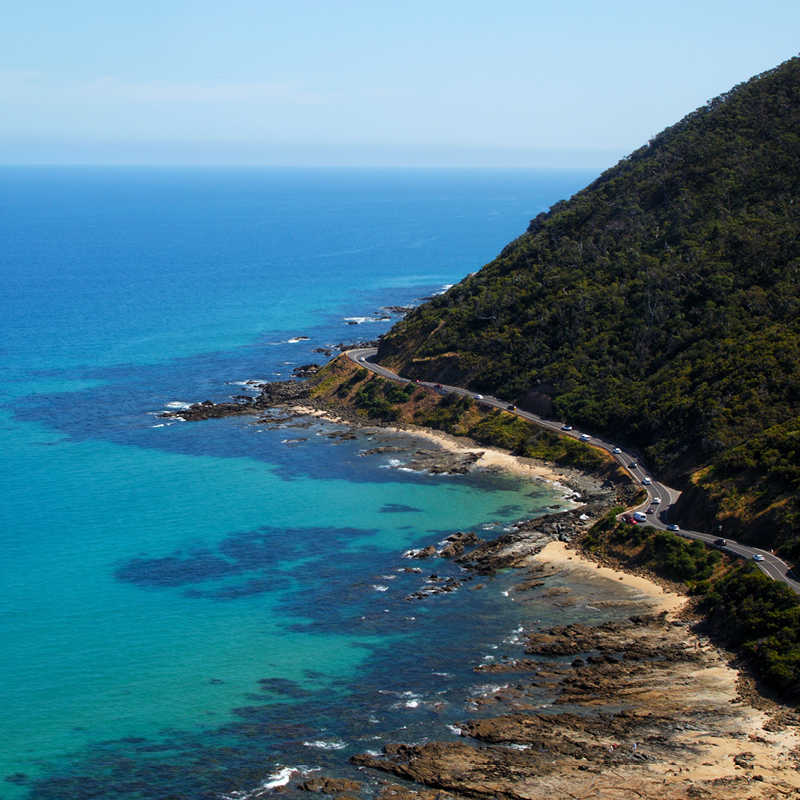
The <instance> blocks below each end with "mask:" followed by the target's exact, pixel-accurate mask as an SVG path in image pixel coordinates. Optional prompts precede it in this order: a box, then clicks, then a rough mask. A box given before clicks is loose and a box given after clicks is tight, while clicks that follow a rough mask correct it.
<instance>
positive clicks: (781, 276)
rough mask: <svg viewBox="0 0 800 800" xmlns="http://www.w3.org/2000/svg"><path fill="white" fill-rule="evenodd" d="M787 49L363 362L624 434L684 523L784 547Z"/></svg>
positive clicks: (791, 361)
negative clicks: (775, 63) (672, 487)
mask: <svg viewBox="0 0 800 800" xmlns="http://www.w3.org/2000/svg"><path fill="white" fill-rule="evenodd" d="M799 279H800V58H794V59H791V60H790V61H787V62H785V63H784V64H782V65H781V66H779V67H777V68H776V69H774V70H771V71H769V72H766V73H764V74H762V75H759V76H757V77H755V78H753V79H751V80H750V81H748V82H746V83H744V84H741V85H739V86H737V87H735V88H734V89H732V90H731V91H729V92H728V93H726V94H724V95H722V96H720V97H718V98H715V99H714V100H711V101H710V102H709V103H708V104H707V105H706V106H704V107H703V108H700V109H698V110H697V111H695V112H693V113H691V114H689V115H688V116H687V117H686V118H684V119H683V120H681V121H680V122H679V123H678V124H676V125H674V126H672V127H670V128H668V129H666V130H665V131H663V132H662V133H660V134H658V135H657V136H655V137H654V138H653V139H651V140H650V141H649V142H648V143H647V144H646V145H645V146H643V147H641V148H640V149H639V150H637V151H636V152H634V153H632V154H631V155H630V156H628V157H627V158H625V159H623V160H622V161H621V162H620V163H619V164H617V165H616V166H615V167H613V168H612V169H610V170H608V171H607V172H605V173H603V174H602V175H601V176H600V177H599V178H598V179H597V180H596V181H594V183H592V184H591V185H589V186H587V187H586V188H585V189H583V190H582V191H580V192H578V193H577V194H576V195H574V196H573V197H572V198H571V199H569V200H567V201H562V202H559V203H557V204H556V205H554V206H553V207H552V208H551V209H550V211H549V212H547V213H543V214H540V215H539V216H537V217H536V218H535V219H534V220H533V221H532V222H531V224H530V226H529V228H528V230H527V232H526V233H525V234H523V235H522V236H520V237H519V238H518V239H517V240H515V241H514V242H512V243H511V244H509V245H508V246H507V247H506V248H505V249H504V250H503V251H502V253H501V254H500V255H499V256H498V257H497V259H495V260H494V261H493V262H491V263H490V264H488V265H487V266H485V267H484V268H483V269H481V270H480V271H479V272H477V273H474V274H472V275H470V276H468V277H467V278H465V279H464V280H463V281H462V282H461V283H459V284H457V285H455V286H453V287H452V288H451V289H450V290H448V291H447V292H446V293H445V294H443V295H441V296H439V297H436V298H434V299H433V300H431V301H429V302H427V303H425V304H424V305H422V306H420V307H419V308H417V309H415V310H414V311H412V312H411V313H410V314H409V315H408V316H407V317H406V318H405V320H403V321H402V322H400V323H399V324H398V325H396V326H395V327H394V328H393V329H392V331H391V332H390V333H389V334H387V335H386V336H385V337H384V338H383V339H382V341H381V344H380V350H379V353H378V356H377V359H376V360H377V361H379V362H380V363H382V364H385V365H387V366H390V367H392V368H393V369H396V370H397V371H398V372H400V373H401V374H403V375H406V376H409V377H412V378H420V379H427V380H432V381H441V382H443V383H450V384H455V385H461V386H466V387H470V388H472V389H474V390H476V391H486V392H487V393H488V392H491V393H493V394H496V395H499V396H501V397H504V398H506V399H508V400H509V401H513V402H516V403H517V404H518V405H520V406H521V407H523V408H527V409H530V410H534V411H537V412H540V413H546V414H549V415H552V416H555V417H558V418H561V419H563V420H565V421H569V422H570V423H572V424H577V425H580V426H582V427H583V428H585V429H586V430H588V431H590V432H597V433H600V432H602V433H605V434H607V435H608V436H609V437H611V438H613V439H614V440H616V441H619V442H622V443H625V444H627V445H629V446H631V447H633V448H636V449H638V450H639V451H640V452H641V453H642V456H643V457H644V458H645V459H646V460H647V462H648V463H649V464H650V465H651V466H652V468H653V469H654V470H655V471H656V472H657V473H658V474H659V475H660V476H662V477H663V478H665V479H667V480H672V481H674V482H675V483H676V484H677V485H679V486H681V488H683V489H684V490H685V491H684V495H683V497H682V498H681V504H680V507H679V508H678V509H677V514H678V516H679V518H680V519H682V520H683V521H684V522H685V524H687V525H690V524H691V525H693V526H697V527H704V528H706V529H708V528H709V527H710V526H711V525H714V526H715V527H716V525H720V524H721V525H722V526H723V530H724V532H725V533H726V535H729V536H730V537H732V538H733V537H738V538H741V539H742V540H744V541H750V542H753V543H758V544H761V545H762V546H772V545H773V544H781V543H783V544H784V548H785V552H786V551H787V550H789V551H791V550H793V549H797V542H795V541H793V538H794V537H796V536H797V535H798V531H799V530H800V524H799V523H800V502H798V489H800V292H799V291H798V280H799Z"/></svg>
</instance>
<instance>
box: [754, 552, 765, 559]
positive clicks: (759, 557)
mask: <svg viewBox="0 0 800 800" xmlns="http://www.w3.org/2000/svg"><path fill="white" fill-rule="evenodd" d="M763 560H764V556H762V555H761V553H756V554H755V555H754V556H753V561H763Z"/></svg>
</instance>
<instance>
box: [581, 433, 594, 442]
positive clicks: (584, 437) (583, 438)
mask: <svg viewBox="0 0 800 800" xmlns="http://www.w3.org/2000/svg"><path fill="white" fill-rule="evenodd" d="M579 438H580V440H581V441H582V442H588V441H589V439H591V438H592V437H591V436H589V434H588V433H582V434H581V435H580V437H579Z"/></svg>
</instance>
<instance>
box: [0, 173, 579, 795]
mask: <svg viewBox="0 0 800 800" xmlns="http://www.w3.org/2000/svg"><path fill="white" fill-rule="evenodd" d="M593 177H594V175H593V174H591V173H588V172H577V171H444V170H442V171H430V170H427V171H388V170H387V171H374V170H373V171H367V170H289V169H286V170H279V169H155V168H154V169H146V168H130V169H126V168H44V167H42V168H34V167H29V168H8V167H6V168H0V275H1V276H2V301H1V303H0V312H1V313H0V326H1V327H2V336H0V369H2V379H1V380H0V453H2V456H0V457H2V460H3V463H2V472H1V473H0V474H1V475H2V477H1V478H0V480H1V481H2V495H1V497H2V505H0V519H2V527H1V528H0V530H1V531H2V541H3V547H2V558H0V587H2V601H0V641H2V647H0V675H1V676H2V680H0V799H3V798H5V800H8V798H54V800H55V798H58V800H69V799H70V798H82V797H99V798H111V797H124V798H139V797H141V798H156V797H159V798H160V797H164V798H166V797H179V796H180V797H221V796H222V795H224V794H228V795H231V793H235V792H242V793H244V794H242V795H239V796H246V795H247V793H248V792H251V791H252V790H254V789H255V788H257V787H258V786H259V785H264V783H265V782H267V783H268V782H269V781H270V780H274V779H275V776H276V775H278V774H280V772H281V770H282V769H288V768H289V767H292V768H301V767H304V768H308V769H314V768H318V767H323V768H325V769H327V770H328V771H329V772H330V771H331V770H333V771H335V770H337V769H339V768H340V765H341V764H343V763H345V762H346V757H347V755H348V754H351V753H353V752H358V751H360V750H364V749H369V748H370V747H376V746H377V747H379V746H380V742H381V741H382V740H386V739H387V738H389V739H391V738H397V737H398V736H404V737H405V740H409V741H413V740H419V739H421V738H424V737H425V736H428V735H436V736H438V737H439V738H442V737H446V736H447V735H453V734H452V733H449V732H448V729H447V725H446V723H447V722H448V721H449V719H450V717H449V716H448V714H450V713H451V712H452V716H453V717H457V716H458V713H459V711H458V709H460V708H461V707H460V706H458V703H459V702H461V701H462V699H463V697H464V696H465V695H467V696H468V695H469V694H470V693H473V692H479V691H481V684H482V683H485V682H486V681H485V680H483V681H481V680H480V679H479V678H478V676H476V675H474V674H473V673H472V672H471V670H470V667H471V665H474V664H476V663H479V662H480V661H481V660H482V659H486V658H497V657H500V654H501V652H503V653H508V654H511V655H513V654H515V652H516V651H515V648H518V644H517V643H516V639H515V636H514V631H515V630H518V627H517V626H518V625H519V624H520V614H521V612H520V607H521V606H522V605H523V603H522V601H521V600H520V599H518V600H517V601H516V602H515V601H514V597H513V596H508V595H507V594H506V591H507V589H508V581H511V580H513V578H511V577H506V576H500V577H498V578H496V579H493V581H490V582H489V585H488V586H487V588H486V589H484V590H482V591H469V590H468V588H467V586H468V585H465V587H464V588H462V589H460V590H459V591H456V592H453V593H452V594H446V595H438V596H435V597H431V598H429V599H428V600H425V601H422V602H416V603H413V602H407V601H405V600H404V598H405V597H406V596H407V595H408V594H409V593H411V592H413V591H416V590H417V589H419V588H421V587H422V586H424V585H425V581H426V578H427V576H428V575H429V574H430V573H431V572H433V571H436V572H437V573H438V574H439V575H444V576H448V575H456V574H458V568H457V566H456V565H454V564H447V563H442V561H441V560H437V561H436V562H435V563H434V562H426V563H424V564H423V565H422V566H423V568H424V572H423V573H421V574H419V573H409V572H404V571H402V570H403V568H404V567H408V566H409V565H412V562H410V561H409V560H408V559H405V558H403V552H404V551H406V550H407V549H409V548H413V547H419V546H425V545H427V544H430V543H435V542H437V541H440V540H442V539H443V538H444V537H445V536H447V535H449V534H450V533H452V532H455V531H457V530H478V531H480V532H482V533H483V535H487V536H492V535H495V534H496V533H499V532H500V531H501V530H502V529H503V528H504V527H506V526H507V525H509V524H511V523H513V522H514V521H515V520H518V519H521V518H523V517H530V516H534V515H537V514H541V513H544V511H545V509H546V508H548V507H551V506H553V505H559V504H562V505H563V504H564V500H563V498H562V493H561V492H559V491H558V490H557V489H553V488H549V487H547V486H544V485H540V484H533V483H529V482H523V481H520V480H512V479H511V478H508V477H500V476H492V475H482V474H473V475H469V476H430V475H425V474H416V473H409V472H403V471H401V470H397V469H393V468H392V466H393V462H392V460H391V459H392V456H391V455H389V454H387V455H383V456H381V455H375V456H362V455H360V454H361V453H362V452H363V451H364V450H365V449H368V448H370V447H374V446H375V444H376V443H378V444H383V443H385V439H386V435H385V434H359V435H358V437H357V438H356V439H355V440H352V439H347V438H344V439H343V438H341V437H338V436H333V437H332V436H330V434H336V433H337V432H339V431H341V430H342V429H341V427H340V426H336V425H332V424H329V423H325V422H319V421H313V422H311V421H308V422H307V423H302V424H301V425H300V426H299V427H297V426H295V427H292V426H293V425H296V423H290V424H289V426H264V425H254V424H252V422H253V420H252V419H248V418H238V419H228V420H216V421H214V420H210V421H206V422H202V423H194V424H189V423H180V422H175V423H170V422H169V421H168V420H164V419H162V418H159V417H158V416H157V415H158V414H159V413H160V412H161V411H163V410H165V409H168V408H177V407H179V404H181V403H186V402H193V401H197V400H203V399H212V400H222V399H226V398H227V397H229V396H230V395H232V394H238V393H241V392H242V391H245V390H246V389H245V388H244V387H243V386H242V385H241V382H243V381H246V380H249V379H258V380H270V379H285V378H286V377H288V376H289V375H290V374H291V370H292V368H293V367H294V366H297V365H300V364H307V363H310V362H317V363H322V362H324V360H325V357H324V356H323V355H320V354H319V353H314V352H313V351H314V349H315V348H318V347H324V346H330V345H334V344H336V343H339V342H352V341H359V340H368V339H373V338H374V337H376V336H377V335H378V334H380V333H382V332H384V331H386V330H387V329H388V327H389V326H390V325H391V321H393V320H396V319H398V317H397V315H396V314H393V315H390V316H391V318H392V320H391V321H388V322H387V321H376V318H377V317H378V316H381V315H382V314H381V309H382V308H384V307H386V306H398V305H405V304H409V303H415V302H418V301H419V299H420V298H423V297H426V296H430V295H431V294H432V293H435V292H437V291H441V290H442V288H443V287H444V286H446V285H448V284H452V283H455V282H457V281H458V280H460V279H461V278H463V277H464V276H465V275H466V274H467V273H469V272H472V271H475V270H477V269H479V268H480V267H481V266H482V265H483V264H484V263H486V262H487V261H489V260H491V259H492V258H493V257H494V256H495V255H496V254H497V253H498V252H499V251H500V250H501V249H502V248H503V246H505V245H506V244H507V243H508V242H509V241H510V240H512V239H513V238H515V237H516V236H518V235H520V234H521V233H522V232H523V231H524V230H525V228H526V226H527V224H528V221H529V219H531V218H532V217H533V216H535V215H536V214H538V213H539V212H540V211H543V210H546V209H547V208H548V207H549V206H550V205H551V204H552V203H553V202H555V201H556V200H559V199H561V198H565V197H569V196H570V195H571V194H572V193H574V192H575V191H577V190H578V189H580V188H582V187H583V186H584V185H586V184H587V183H588V182H589V181H590V180H592V179H593ZM348 321H349V322H354V321H357V322H358V323H359V324H348ZM298 337H308V338H303V339H299V340H296V341H292V340H293V339H298ZM531 602H532V601H531ZM537 602H538V603H539V606H537V607H535V608H534V609H533V610H531V609H530V608H528V610H527V612H526V613H527V614H528V615H529V616H530V614H533V615H534V616H536V615H539V616H541V617H542V618H547V615H548V614H552V615H553V616H554V618H555V616H556V615H557V616H558V618H559V619H562V620H563V619H564V618H565V617H569V615H570V613H573V612H570V611H565V610H564V609H563V608H558V609H557V608H556V607H555V606H552V607H551V606H548V601H546V600H545V599H540V600H538V601H537ZM574 613H576V614H577V613H578V612H577V611H576V612H574ZM484 688H485V687H484ZM376 743H377V744H376ZM231 796H234V795H231Z"/></svg>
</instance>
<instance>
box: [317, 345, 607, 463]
mask: <svg viewBox="0 0 800 800" xmlns="http://www.w3.org/2000/svg"><path fill="white" fill-rule="evenodd" d="M309 385H310V386H311V391H312V394H313V395H314V396H315V397H317V398H318V399H320V400H322V401H324V402H328V403H330V404H331V405H333V406H339V407H347V408H353V409H355V410H356V411H357V412H358V413H360V414H363V415H364V417H365V418H369V419H375V420H380V421H383V422H396V423H402V424H415V425H420V426H423V427H426V428H433V429H435V430H440V431H444V432H445V433H449V434H452V435H455V436H465V437H468V438H470V439H474V440H475V441H476V442H477V443H478V444H482V445H485V446H487V447H488V446H491V447H500V448H502V449H505V450H510V451H511V452H512V453H513V454H514V455H518V456H522V457H525V458H536V459H540V460H543V461H549V462H551V463H554V464H559V465H561V466H570V467H575V468H578V469H584V470H587V471H594V472H596V471H604V472H608V473H612V472H616V470H617V465H616V462H615V461H614V460H613V459H612V458H610V457H609V456H608V455H607V454H606V453H605V452H604V451H602V450H599V449H598V448H596V447H591V446H590V445H587V444H584V443H583V442H579V441H576V440H575V439H573V438H571V437H568V436H561V435H560V434H557V433H553V432H551V431H546V430H544V429H542V428H540V427H538V426H537V425H533V424H532V423H530V422H526V421H525V420H523V419H521V418H520V417H517V416H516V415H514V414H510V413H508V412H506V411H499V410H497V409H494V408H491V407H489V406H486V405H483V404H481V403H480V402H476V401H475V400H473V399H472V397H469V396H466V395H461V394H457V393H455V392H454V393H451V394H440V393H439V392H436V391H434V390H433V389H429V388H427V387H422V386H418V385H417V384H414V383H398V382H396V381H390V380H385V379H384V378H381V377H379V376H377V375H375V374H373V373H371V372H368V371H367V370H366V369H363V368H362V367H358V366H356V365H355V364H353V363H352V362H351V361H350V360H349V359H348V358H347V357H345V356H340V357H339V358H337V359H334V360H333V361H332V362H331V363H330V364H328V365H327V366H326V367H325V368H324V369H322V370H321V371H320V372H319V373H318V374H317V375H316V376H315V377H314V378H313V379H312V380H311V381H310V384H309Z"/></svg>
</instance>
